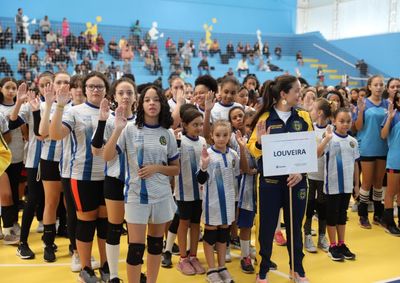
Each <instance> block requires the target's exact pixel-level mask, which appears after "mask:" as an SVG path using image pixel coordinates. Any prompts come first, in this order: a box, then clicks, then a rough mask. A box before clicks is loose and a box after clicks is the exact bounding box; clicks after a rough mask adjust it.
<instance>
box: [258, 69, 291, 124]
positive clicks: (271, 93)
mask: <svg viewBox="0 0 400 283" xmlns="http://www.w3.org/2000/svg"><path fill="white" fill-rule="evenodd" d="M296 81H298V79H297V78H296V77H295V76H290V75H282V76H279V77H277V78H276V79H275V80H273V81H266V82H264V84H263V86H262V93H261V95H262V101H263V102H262V103H263V105H262V108H260V110H259V111H258V112H257V114H256V116H255V117H254V120H253V122H252V123H251V128H252V129H254V128H255V126H256V125H257V122H258V119H259V118H260V117H261V115H262V114H264V112H269V111H271V109H272V107H273V106H274V105H275V104H276V103H277V102H278V101H279V100H280V99H281V91H283V92H285V93H288V92H289V91H290V89H291V88H292V87H293V84H294V83H295V82H296Z"/></svg>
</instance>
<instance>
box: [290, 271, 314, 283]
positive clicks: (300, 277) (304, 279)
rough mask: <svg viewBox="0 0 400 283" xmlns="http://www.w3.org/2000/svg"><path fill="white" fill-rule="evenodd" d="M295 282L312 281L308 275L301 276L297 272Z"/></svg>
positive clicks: (305, 282)
mask: <svg viewBox="0 0 400 283" xmlns="http://www.w3.org/2000/svg"><path fill="white" fill-rule="evenodd" d="M293 277H294V282H295V283H310V280H308V278H307V277H305V276H303V277H302V276H300V275H299V274H298V273H297V272H295V273H294V276H293ZM289 278H290V279H291V278H292V276H290V277H289Z"/></svg>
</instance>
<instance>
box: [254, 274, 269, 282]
mask: <svg viewBox="0 0 400 283" xmlns="http://www.w3.org/2000/svg"><path fill="white" fill-rule="evenodd" d="M256 283H268V277H265V279H260V277H259V276H258V274H257V279H256Z"/></svg>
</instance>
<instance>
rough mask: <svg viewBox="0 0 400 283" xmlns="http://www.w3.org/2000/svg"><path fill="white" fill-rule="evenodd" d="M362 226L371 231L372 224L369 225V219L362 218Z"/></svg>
mask: <svg viewBox="0 0 400 283" xmlns="http://www.w3.org/2000/svg"><path fill="white" fill-rule="evenodd" d="M360 226H361V228H364V229H371V228H372V227H371V223H369V219H368V217H365V216H360Z"/></svg>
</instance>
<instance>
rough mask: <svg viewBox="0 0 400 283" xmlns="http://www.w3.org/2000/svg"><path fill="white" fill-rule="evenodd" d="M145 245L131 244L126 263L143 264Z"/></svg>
mask: <svg viewBox="0 0 400 283" xmlns="http://www.w3.org/2000/svg"><path fill="white" fill-rule="evenodd" d="M143 254H144V244H135V243H134V244H129V248H128V255H127V256H126V263H127V264H130V265H140V264H143Z"/></svg>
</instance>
